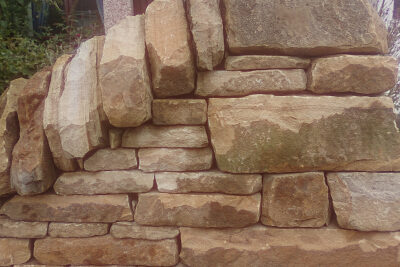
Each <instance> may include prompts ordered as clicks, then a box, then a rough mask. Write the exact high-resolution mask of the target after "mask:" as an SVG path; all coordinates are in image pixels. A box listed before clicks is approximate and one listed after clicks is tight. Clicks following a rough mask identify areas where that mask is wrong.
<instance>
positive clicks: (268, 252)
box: [180, 225, 400, 267]
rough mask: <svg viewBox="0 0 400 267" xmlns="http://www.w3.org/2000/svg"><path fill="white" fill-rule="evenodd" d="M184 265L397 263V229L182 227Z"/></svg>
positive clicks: (364, 265) (369, 265)
mask: <svg viewBox="0 0 400 267" xmlns="http://www.w3.org/2000/svg"><path fill="white" fill-rule="evenodd" d="M180 232H181V240H182V250H181V254H180V257H181V259H182V262H183V263H185V264H187V265H188V266H193V267H200V266H235V267H236V266H254V267H261V266H312V267H319V266H355V267H374V266H392V267H395V266H398V265H399V263H400V261H399V258H398V250H399V248H400V233H398V232H395V233H363V232H356V231H349V230H342V229H330V228H322V229H278V228H269V227H264V226H259V225H256V226H253V227H248V228H244V229H224V230H221V229H215V230H214V229H191V228H181V229H180Z"/></svg>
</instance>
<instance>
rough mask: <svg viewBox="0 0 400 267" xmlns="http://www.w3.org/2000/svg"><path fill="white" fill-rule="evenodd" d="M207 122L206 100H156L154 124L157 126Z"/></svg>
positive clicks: (154, 101)
mask: <svg viewBox="0 0 400 267" xmlns="http://www.w3.org/2000/svg"><path fill="white" fill-rule="evenodd" d="M206 121H207V102H206V101H205V100H204V99H155V100H153V123H154V124H156V125H178V124H183V125H197V124H205V123H206Z"/></svg>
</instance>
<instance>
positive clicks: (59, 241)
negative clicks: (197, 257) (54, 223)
mask: <svg viewBox="0 0 400 267" xmlns="http://www.w3.org/2000/svg"><path fill="white" fill-rule="evenodd" d="M34 256H35V258H36V259H37V260H38V261H40V262H41V263H43V264H60V265H67V264H73V265H110V264H118V265H146V266H172V265H175V264H176V263H178V261H179V252H178V244H177V241H176V239H166V240H158V241H154V240H141V239H116V238H113V237H112V236H110V235H106V236H100V237H89V238H51V237H50V238H45V239H39V240H36V242H35V248H34Z"/></svg>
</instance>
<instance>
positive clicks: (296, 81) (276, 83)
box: [196, 69, 307, 96]
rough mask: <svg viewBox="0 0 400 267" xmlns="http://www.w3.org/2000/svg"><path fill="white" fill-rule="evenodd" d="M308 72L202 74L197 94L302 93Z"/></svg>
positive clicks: (198, 80) (255, 71) (224, 72)
mask: <svg viewBox="0 0 400 267" xmlns="http://www.w3.org/2000/svg"><path fill="white" fill-rule="evenodd" d="M306 84H307V77H306V74H305V72H304V70H300V69H297V70H254V71H224V70H219V71H212V72H199V75H198V78H197V89H196V95H199V96H244V95H249V94H255V93H271V92H298V91H304V90H305V89H306V86H307V85H306Z"/></svg>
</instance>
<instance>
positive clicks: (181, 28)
mask: <svg viewBox="0 0 400 267" xmlns="http://www.w3.org/2000/svg"><path fill="white" fill-rule="evenodd" d="M160 18H162V19H160ZM145 29H146V46H147V51H148V53H149V59H150V65H151V73H152V79H153V81H152V82H153V92H154V94H155V95H156V96H157V97H171V96H177V95H184V94H189V93H191V92H192V91H193V90H194V87H195V84H194V80H195V67H194V60H193V58H194V57H193V55H192V51H191V49H190V45H189V40H190V33H189V27H188V24H187V20H186V14H185V8H184V7H183V2H182V1H181V0H158V1H154V2H152V3H151V4H150V5H149V6H148V7H147V9H146V27H145Z"/></svg>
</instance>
